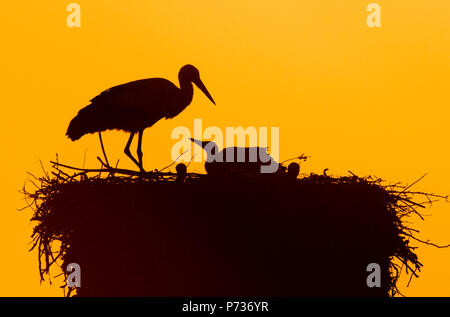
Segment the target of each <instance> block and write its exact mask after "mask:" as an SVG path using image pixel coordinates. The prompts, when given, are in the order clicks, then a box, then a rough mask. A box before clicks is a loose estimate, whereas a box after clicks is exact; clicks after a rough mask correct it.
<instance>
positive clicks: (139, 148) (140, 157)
mask: <svg viewBox="0 0 450 317" xmlns="http://www.w3.org/2000/svg"><path fill="white" fill-rule="evenodd" d="M143 135H144V130H141V131H139V137H138V147H137V155H138V159H139V168H140V170H141V172H145V171H144V165H143V162H142V156H144V154H143V153H142V136H143Z"/></svg>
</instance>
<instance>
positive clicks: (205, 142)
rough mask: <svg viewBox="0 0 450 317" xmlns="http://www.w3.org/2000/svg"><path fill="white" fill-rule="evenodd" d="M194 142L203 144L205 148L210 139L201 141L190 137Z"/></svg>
mask: <svg viewBox="0 0 450 317" xmlns="http://www.w3.org/2000/svg"><path fill="white" fill-rule="evenodd" d="M189 139H190V140H191V141H192V142H194V143H195V144H197V145H199V146H201V147H202V148H203V149H204V148H205V146H206V145H208V143H209V142H208V141H200V140H197V139H193V138H189Z"/></svg>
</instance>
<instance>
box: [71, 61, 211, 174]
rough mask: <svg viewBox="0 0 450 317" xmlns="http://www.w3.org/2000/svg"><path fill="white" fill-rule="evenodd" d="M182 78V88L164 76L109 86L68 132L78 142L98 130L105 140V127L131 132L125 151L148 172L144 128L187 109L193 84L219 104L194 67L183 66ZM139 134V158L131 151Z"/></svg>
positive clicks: (77, 117)
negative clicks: (144, 162)
mask: <svg viewBox="0 0 450 317" xmlns="http://www.w3.org/2000/svg"><path fill="white" fill-rule="evenodd" d="M178 79H179V81H180V88H178V87H177V86H175V85H174V84H173V83H172V82H170V81H168V80H166V79H163V78H149V79H142V80H137V81H132V82H129V83H126V84H123V85H119V86H115V87H112V88H109V89H107V90H105V91H104V92H102V93H101V94H100V95H98V96H96V97H95V98H93V99H92V100H91V104H89V105H88V106H86V107H84V108H83V109H81V110H80V111H79V112H78V114H77V116H76V117H75V118H73V119H72V121H71V122H70V124H69V128H68V129H67V133H66V135H67V136H68V137H69V138H70V139H71V140H72V141H75V140H78V139H79V138H81V137H82V136H83V135H85V134H87V133H95V132H98V133H99V137H100V141H101V134H100V132H101V131H104V130H110V129H118V130H124V131H127V132H130V138H129V139H128V142H127V145H126V146H125V150H124V152H125V154H126V155H127V156H128V157H129V158H130V159H131V160H132V161H133V162H134V163H135V164H136V165H137V166H138V167H139V169H140V170H141V171H144V167H143V164H142V156H143V154H142V149H141V145H142V135H143V131H144V129H145V128H147V127H151V126H152V125H154V124H155V123H156V122H157V121H159V120H160V119H162V118H166V119H170V118H173V117H175V116H176V115H178V114H179V113H180V112H181V111H183V110H184V109H185V108H186V107H187V106H188V105H189V104H190V103H191V101H192V96H193V93H194V90H193V86H192V83H194V84H195V85H196V86H197V87H198V88H200V90H201V91H203V93H204V94H205V95H206V96H207V97H208V98H209V100H211V102H212V103H213V104H215V102H214V100H213V98H212V97H211V95H210V94H209V92H208V90H207V89H206V87H205V85H204V84H203V83H202V81H201V80H200V75H199V71H198V70H197V69H196V68H195V67H194V66H192V65H185V66H183V67H182V68H181V69H180V72H179V73H178ZM136 133H138V134H139V139H138V147H137V155H138V160H136V159H135V158H134V157H133V155H131V152H130V145H131V142H132V140H133V137H134V135H135V134H136Z"/></svg>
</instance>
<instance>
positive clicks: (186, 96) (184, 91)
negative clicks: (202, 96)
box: [180, 79, 194, 105]
mask: <svg viewBox="0 0 450 317" xmlns="http://www.w3.org/2000/svg"><path fill="white" fill-rule="evenodd" d="M180 90H181V95H182V96H183V103H185V104H186V105H189V104H190V103H191V101H192V97H193V95H194V87H192V82H190V81H187V80H183V79H180Z"/></svg>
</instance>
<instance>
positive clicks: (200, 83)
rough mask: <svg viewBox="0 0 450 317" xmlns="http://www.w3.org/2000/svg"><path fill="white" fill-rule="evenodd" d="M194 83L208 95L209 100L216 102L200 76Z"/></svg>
mask: <svg viewBox="0 0 450 317" xmlns="http://www.w3.org/2000/svg"><path fill="white" fill-rule="evenodd" d="M194 84H195V85H197V87H198V88H199V89H200V90H201V91H202V92H203V93H204V94H205V95H206V97H208V99H209V100H211V102H212V103H213V104H214V105H215V104H216V103H215V102H214V99H213V97H211V95H210V94H209V92H208V89H206V87H205V85H204V84H203V82H202V80H201V79H200V77H199V78H198V79H197V80H196V81H194Z"/></svg>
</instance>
